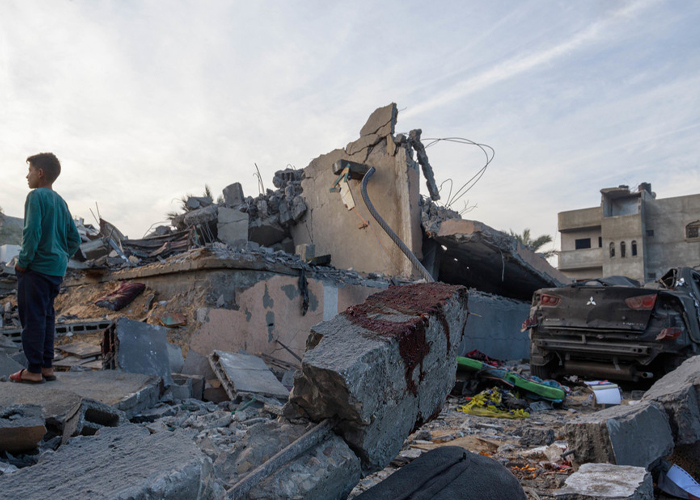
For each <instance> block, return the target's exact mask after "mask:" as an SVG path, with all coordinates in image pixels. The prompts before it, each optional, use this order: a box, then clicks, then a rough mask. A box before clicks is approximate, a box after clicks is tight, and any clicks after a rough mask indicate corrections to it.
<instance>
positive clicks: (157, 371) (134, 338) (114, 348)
mask: <svg viewBox="0 0 700 500" xmlns="http://www.w3.org/2000/svg"><path fill="white" fill-rule="evenodd" d="M103 357H104V360H105V361H104V364H105V368H106V369H117V370H122V371H125V372H129V373H143V374H145V375H157V376H159V377H161V378H162V379H163V382H164V383H165V385H166V386H168V385H170V384H172V375H171V369H170V357H169V353H168V335H167V329H166V328H164V327H162V326H156V325H149V324H148V323H142V322H141V321H134V320H131V319H127V318H119V319H118V320H117V321H116V322H115V323H113V324H112V325H110V326H109V328H108V329H107V330H105V342H103Z"/></svg>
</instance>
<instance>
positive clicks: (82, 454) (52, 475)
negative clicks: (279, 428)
mask: <svg viewBox="0 0 700 500" xmlns="http://www.w3.org/2000/svg"><path fill="white" fill-rule="evenodd" d="M211 470H212V467H211V462H210V461H209V459H208V458H206V457H205V456H204V455H203V454H202V452H201V451H200V450H199V448H198V447H197V445H196V444H195V443H194V442H193V440H192V437H191V436H189V435H187V434H186V433H184V432H182V431H175V432H158V433H156V434H150V432H149V431H148V429H146V428H145V427H140V426H137V425H132V424H127V425H122V426H120V427H105V428H103V429H101V430H100V431H99V432H98V433H97V435H96V436H90V437H85V436H81V437H77V438H74V439H72V440H71V441H70V443H68V444H67V445H64V446H61V447H60V448H59V449H58V451H56V452H55V453H53V454H50V455H45V456H44V457H42V460H41V461H40V462H39V463H38V464H37V465H35V466H33V467H26V468H24V469H20V470H19V471H17V472H15V473H13V474H5V475H2V476H0V500H15V499H17V498H22V499H24V500H44V499H46V498H49V497H50V498H61V499H66V500H67V499H76V500H77V499H83V498H99V499H102V500H112V499H113V500H117V499H124V498H133V499H144V500H145V499H150V498H158V499H161V500H166V499H172V500H188V499H192V500H194V499H200V498H206V497H205V496H204V492H203V491H202V490H203V487H202V483H203V481H204V480H205V479H207V476H208V475H209V473H210V472H211Z"/></svg>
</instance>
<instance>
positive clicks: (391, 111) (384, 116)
mask: <svg viewBox="0 0 700 500" xmlns="http://www.w3.org/2000/svg"><path fill="white" fill-rule="evenodd" d="M398 115H399V110H398V108H397V107H396V103H393V102H392V103H391V104H389V105H387V106H384V107H383V108H377V109H375V110H374V111H373V112H372V114H371V115H369V118H367V123H365V124H364V125H363V126H362V128H361V129H360V137H363V136H366V135H370V134H375V135H380V136H387V135H389V134H391V135H393V134H394V127H395V126H396V120H397V118H398Z"/></svg>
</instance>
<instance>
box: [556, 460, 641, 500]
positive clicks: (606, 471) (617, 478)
mask: <svg viewBox="0 0 700 500" xmlns="http://www.w3.org/2000/svg"><path fill="white" fill-rule="evenodd" d="M554 497H555V498H557V499H558V500H654V484H653V482H652V478H651V474H649V473H648V472H647V471H646V469H644V467H630V466H619V465H610V464H584V465H582V466H581V468H580V469H579V470H578V471H577V472H574V473H573V474H571V475H570V476H569V477H568V478H567V480H566V483H565V486H564V487H563V488H562V489H560V490H557V491H555V492H554Z"/></svg>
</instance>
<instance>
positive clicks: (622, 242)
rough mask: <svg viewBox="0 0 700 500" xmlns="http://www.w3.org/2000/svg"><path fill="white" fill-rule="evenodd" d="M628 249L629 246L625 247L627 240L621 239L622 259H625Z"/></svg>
mask: <svg viewBox="0 0 700 500" xmlns="http://www.w3.org/2000/svg"><path fill="white" fill-rule="evenodd" d="M626 250H627V248H626V247H625V242H624V241H621V242H620V258H621V259H624V258H625V253H626V252H625V251H626Z"/></svg>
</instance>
